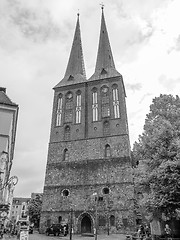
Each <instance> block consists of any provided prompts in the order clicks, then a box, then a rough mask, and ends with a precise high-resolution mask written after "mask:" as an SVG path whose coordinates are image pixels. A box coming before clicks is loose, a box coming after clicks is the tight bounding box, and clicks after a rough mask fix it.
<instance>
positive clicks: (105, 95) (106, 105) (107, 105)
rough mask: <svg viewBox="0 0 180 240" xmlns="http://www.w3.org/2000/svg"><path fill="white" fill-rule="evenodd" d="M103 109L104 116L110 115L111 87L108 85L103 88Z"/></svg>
mask: <svg viewBox="0 0 180 240" xmlns="http://www.w3.org/2000/svg"><path fill="white" fill-rule="evenodd" d="M101 109H102V117H109V116H110V101H109V88H108V87H107V86H103V87H102V88H101Z"/></svg>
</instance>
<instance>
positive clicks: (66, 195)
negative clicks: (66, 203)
mask: <svg viewBox="0 0 180 240" xmlns="http://www.w3.org/2000/svg"><path fill="white" fill-rule="evenodd" d="M62 195H63V197H68V196H69V190H68V189H64V190H63V191H62Z"/></svg>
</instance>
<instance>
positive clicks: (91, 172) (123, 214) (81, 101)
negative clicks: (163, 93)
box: [40, 8, 135, 233]
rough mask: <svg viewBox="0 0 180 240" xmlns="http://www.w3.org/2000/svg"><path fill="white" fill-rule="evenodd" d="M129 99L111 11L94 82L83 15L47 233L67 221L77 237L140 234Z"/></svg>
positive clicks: (63, 95) (65, 99) (58, 90)
mask: <svg viewBox="0 0 180 240" xmlns="http://www.w3.org/2000/svg"><path fill="white" fill-rule="evenodd" d="M89 47H91V46H89ZM125 98H126V92H125V87H124V82H123V77H122V75H121V74H120V73H119V72H118V71H117V70H116V67H115V63H114V58H113V54H112V51H111V46H110V42H109V37H108V32H107V28H106V23H105V18H104V12H103V8H102V18H101V29H100V39H99V48H98V53H97V60H96V66H95V71H94V73H93V75H92V76H91V77H90V78H89V79H86V73H85V67H84V59H83V51H82V44H81V33H80V23H79V14H78V18H77V24H76V29H75V35H74V39H73V44H72V49H71V53H70V57H69V62H68V65H67V69H66V72H65V75H64V78H63V79H62V80H61V81H60V82H59V83H58V84H57V85H56V86H55V87H54V103H53V109H52V123H51V133H50V142H49V150H48V157H47V166H46V176H45V184H44V193H43V205H42V214H41V226H40V230H41V232H44V231H45V228H46V227H47V226H48V225H49V224H51V223H58V222H62V221H63V222H68V223H69V224H70V225H72V227H73V231H74V233H94V231H95V230H96V229H97V232H98V233H104V232H108V233H117V232H118V233H122V232H126V231H129V230H133V229H134V225H135V221H134V185H133V177H132V167H131V157H130V156H131V155H130V141H129V131H128V119H127V112H126V102H125Z"/></svg>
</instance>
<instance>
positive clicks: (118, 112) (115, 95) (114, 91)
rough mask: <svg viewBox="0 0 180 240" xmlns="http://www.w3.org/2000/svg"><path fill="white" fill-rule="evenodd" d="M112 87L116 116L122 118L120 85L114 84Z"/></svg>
mask: <svg viewBox="0 0 180 240" xmlns="http://www.w3.org/2000/svg"><path fill="white" fill-rule="evenodd" d="M112 87H113V90H112V93H113V109H114V118H120V110H119V96H118V86H117V85H116V84H114V85H113V86H112Z"/></svg>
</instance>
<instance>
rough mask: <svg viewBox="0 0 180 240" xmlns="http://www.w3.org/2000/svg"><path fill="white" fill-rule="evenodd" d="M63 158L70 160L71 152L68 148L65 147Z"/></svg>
mask: <svg viewBox="0 0 180 240" xmlns="http://www.w3.org/2000/svg"><path fill="white" fill-rule="evenodd" d="M63 160H64V161H68V160H69V152H68V149H67V148H66V149H64V154H63Z"/></svg>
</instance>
